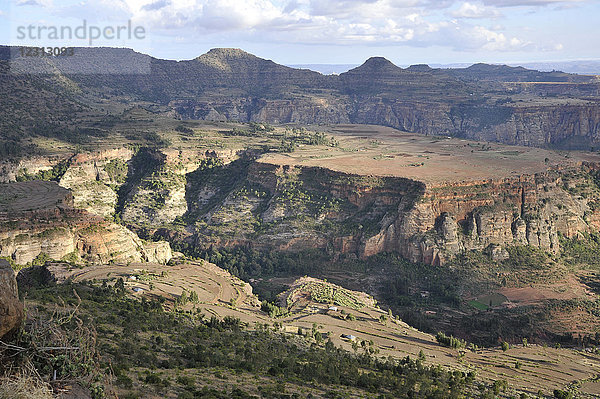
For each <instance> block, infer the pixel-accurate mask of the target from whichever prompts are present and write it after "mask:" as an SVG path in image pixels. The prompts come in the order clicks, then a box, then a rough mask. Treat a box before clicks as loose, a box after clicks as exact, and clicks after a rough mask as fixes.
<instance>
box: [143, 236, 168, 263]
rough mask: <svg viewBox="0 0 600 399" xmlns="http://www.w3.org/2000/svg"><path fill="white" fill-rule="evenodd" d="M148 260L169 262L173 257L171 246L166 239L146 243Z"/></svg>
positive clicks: (145, 249)
mask: <svg viewBox="0 0 600 399" xmlns="http://www.w3.org/2000/svg"><path fill="white" fill-rule="evenodd" d="M144 253H145V255H146V259H145V260H146V261H147V262H152V263H162V264H166V263H168V262H169V261H170V260H171V258H172V257H173V253H172V252H171V246H170V245H169V243H168V242H166V241H158V242H152V243H149V244H146V245H144Z"/></svg>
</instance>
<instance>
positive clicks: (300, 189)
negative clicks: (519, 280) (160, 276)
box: [196, 162, 600, 264]
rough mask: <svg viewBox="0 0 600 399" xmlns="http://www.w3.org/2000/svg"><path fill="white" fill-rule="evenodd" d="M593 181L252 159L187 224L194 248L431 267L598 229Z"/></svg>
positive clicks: (556, 174)
mask: <svg viewBox="0 0 600 399" xmlns="http://www.w3.org/2000/svg"><path fill="white" fill-rule="evenodd" d="M597 179H598V165H597V164H581V165H579V166H576V167H573V168H568V169H565V170H560V171H547V172H540V173H538V174H533V175H520V176H515V177H511V178H503V179H489V180H484V181H466V182H455V183H452V182H449V183H441V184H435V183H423V182H419V181H415V180H411V179H405V178H398V177H377V176H360V175H350V174H346V173H340V172H334V171H331V170H327V169H323V168H315V167H302V166H287V165H286V166H283V165H274V164H268V163H264V162H257V163H252V164H251V165H250V166H249V169H248V174H247V180H246V181H245V182H243V183H242V185H241V186H238V187H236V188H235V189H234V190H232V191H230V192H229V193H228V194H227V195H226V196H225V197H223V198H224V199H223V200H222V201H220V202H219V203H218V204H217V205H216V206H215V207H214V208H212V209H210V210H209V211H208V212H207V213H206V214H205V215H206V216H205V217H204V221H203V223H201V224H196V228H197V244H198V245H201V246H204V245H210V244H209V243H212V244H216V245H222V246H235V245H249V246H253V247H257V248H270V249H278V250H299V249H306V248H313V247H320V248H324V249H327V250H329V251H331V252H332V253H338V254H340V253H346V254H356V256H359V257H366V256H370V255H374V254H377V253H380V252H390V251H393V252H399V253H400V254H402V255H403V256H404V257H406V258H408V259H410V260H412V261H414V262H425V263H431V264H441V263H444V262H445V261H447V260H448V259H449V258H451V257H452V256H453V255H455V254H457V253H460V252H462V251H465V250H471V249H478V250H486V251H491V252H493V256H494V257H496V258H502V257H504V256H506V250H505V248H506V247H507V246H511V245H517V244H519V245H532V246H536V247H541V248H544V249H546V250H548V251H550V252H557V251H559V249H560V236H561V235H562V236H565V237H574V236H576V235H577V234H579V233H581V232H588V231H598V220H599V218H600V210H599V209H598V206H597V203H598V202H597V201H598V194H600V191H599V186H598V180H597ZM215 192H216V190H215V189H214V187H210V185H207V186H206V187H205V190H204V193H207V195H209V197H210V193H213V194H214V193H215Z"/></svg>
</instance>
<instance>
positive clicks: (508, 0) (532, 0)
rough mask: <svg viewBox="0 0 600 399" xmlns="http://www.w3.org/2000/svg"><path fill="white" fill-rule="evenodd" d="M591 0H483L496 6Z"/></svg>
mask: <svg viewBox="0 0 600 399" xmlns="http://www.w3.org/2000/svg"><path fill="white" fill-rule="evenodd" d="M587 1H589V0H483V3H484V4H485V5H489V6H494V7H521V6H538V7H540V6H548V5H552V4H556V5H568V4H575V3H585V2H587Z"/></svg>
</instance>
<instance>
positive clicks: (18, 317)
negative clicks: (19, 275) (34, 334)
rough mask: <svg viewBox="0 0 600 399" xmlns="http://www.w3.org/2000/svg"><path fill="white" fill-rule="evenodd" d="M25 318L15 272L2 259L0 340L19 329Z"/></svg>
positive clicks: (0, 263)
mask: <svg viewBox="0 0 600 399" xmlns="http://www.w3.org/2000/svg"><path fill="white" fill-rule="evenodd" d="M23 318H24V313H23V304H22V303H21V301H20V300H19V294H18V291H17V281H16V279H15V272H14V271H13V269H12V267H11V266H10V264H9V263H8V262H7V261H5V260H3V259H0V339H4V337H6V336H7V335H9V334H10V333H12V332H14V331H15V330H16V329H17V328H19V327H20V326H21V323H22V322H23Z"/></svg>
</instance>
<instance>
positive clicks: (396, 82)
mask: <svg viewBox="0 0 600 399" xmlns="http://www.w3.org/2000/svg"><path fill="white" fill-rule="evenodd" d="M10 51H11V49H10V48H8V47H3V48H1V49H0V53H3V54H5V56H6V53H7V52H10ZM12 52H13V54H12V56H13V59H12V60H11V61H10V62H8V61H6V60H5V61H0V62H3V63H4V64H8V67H9V69H10V70H12V69H13V68H17V67H18V68H21V72H23V73H22V74H20V75H18V76H16V78H15V76H14V74H13V76H12V77H11V76H8V77H6V76H5V77H4V79H5V80H7V83H6V86H7V87H9V92H12V90H11V89H10V88H11V87H13V86H14V87H18V86H19V85H21V86H22V85H30V84H33V81H37V82H39V83H35V85H39V84H43V85H44V87H45V89H47V90H48V91H49V92H51V93H56V92H60V90H62V89H60V88H59V87H58V85H57V84H56V81H58V80H62V81H67V82H70V85H71V86H73V87H77V89H78V90H79V91H80V94H79V95H80V96H83V97H82V98H85V100H82V101H79V102H83V103H88V104H89V103H90V101H91V102H94V100H96V101H97V100H98V99H99V98H101V97H106V100H107V101H109V102H111V103H114V102H122V101H126V102H128V103H135V102H150V103H154V104H156V105H157V106H160V107H166V108H165V112H171V113H175V114H177V115H179V116H180V117H181V118H183V119H203V120H222V121H225V120H229V121H241V122H248V121H254V122H263V123H265V122H266V123H303V124H314V123H316V124H320V123H326V124H331V123H333V124H335V123H348V122H349V123H358V124H375V125H383V126H389V127H394V128H397V129H400V130H404V131H408V132H415V133H421V134H426V135H444V136H454V137H465V138H470V139H474V140H486V141H498V142H502V143H506V144H518V145H528V146H537V147H549V148H565V149H569V148H576V149H593V148H597V147H599V146H600V108H599V107H598V104H600V80H598V79H597V78H596V77H593V76H581V75H573V74H566V73H562V72H539V71H535V70H529V69H525V68H522V67H510V66H502V65H488V64H475V65H472V66H470V67H468V68H463V69H439V68H438V69H436V68H430V67H426V66H424V65H417V66H411V67H409V68H406V69H403V68H401V67H398V66H396V65H395V64H393V63H392V62H391V61H389V60H387V59H385V58H383V57H371V58H369V59H367V60H366V61H365V62H364V63H363V64H362V65H360V66H358V67H356V68H353V69H351V70H349V71H347V72H344V73H342V74H340V75H322V74H320V73H318V72H314V71H310V70H306V69H294V68H291V67H287V66H284V65H280V64H277V63H275V62H274V61H271V60H266V59H263V58H260V57H257V56H254V55H252V54H250V53H247V52H245V51H243V50H241V49H227V48H216V49H212V50H210V51H208V52H207V53H205V54H203V55H201V56H199V57H197V58H195V59H193V60H186V61H171V60H161V59H157V58H154V57H150V56H147V55H143V54H141V53H136V52H134V51H133V50H130V49H111V48H87V49H83V48H82V49H79V48H76V49H75V55H74V56H72V57H53V58H44V59H40V58H38V59H34V58H33V57H19V56H18V54H16V55H17V56H16V57H15V51H14V49H13V51H12ZM28 71H29V72H36V73H35V74H34V75H35V76H34V75H32V74H31V73H27V72H28ZM9 75H11V74H10V73H9ZM17 81H20V83H17ZM17 92H18V91H14V93H17ZM13 95H14V94H13ZM53 95H54V94H53ZM49 96H50V97H51V96H52V95H49ZM61 96H62V95H60V94H59V95H58V97H59V100H58V102H59V105H58V108H59V109H60V108H61V106H60V102H61V101H64V100H63V99H62V98H63V97H61ZM7 101H8V102H9V103H18V102H23V99H22V98H16V97H15V98H12V97H11V98H7ZM97 102H98V101H97ZM41 105H42V104H39V103H36V102H33V103H27V104H23V107H24V108H26V109H35V108H36V107H40V106H41ZM94 108H96V110H94ZM97 108H98V107H97V106H92V111H90V109H88V110H86V111H85V112H87V113H88V114H89V112H93V113H95V115H96V117H100V112H98V111H97ZM100 108H101V109H102V108H105V107H104V106H101V107H100ZM7 109H8V108H7ZM101 112H102V111H101ZM104 113H105V111H104ZM1 116H2V119H4V120H8V119H10V114H8V113H6V112H4V114H2V115H1ZM42 118H43V117H42ZM47 118H49V117H47ZM45 123H50V124H54V125H56V123H57V122H56V121H54V120H49V121H47V122H45ZM30 132H31V133H29V134H37V133H35V131H34V130H33V129H30ZM26 135H27V133H26Z"/></svg>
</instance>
